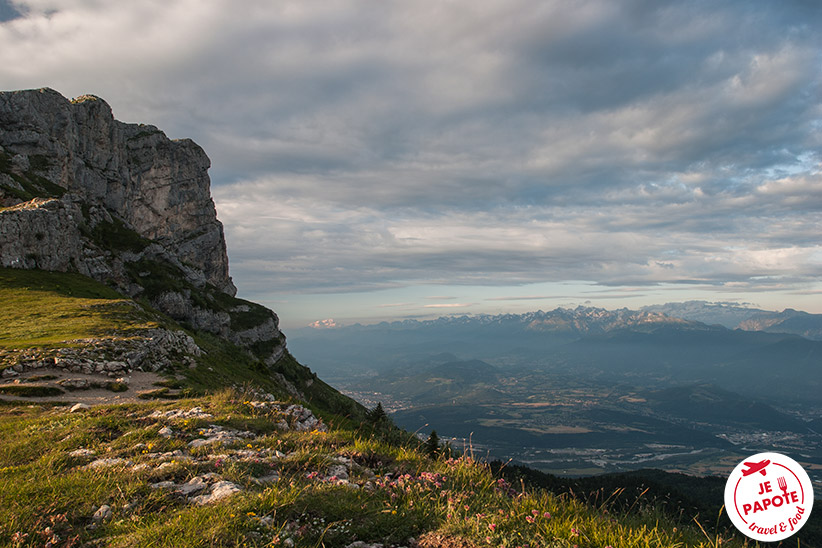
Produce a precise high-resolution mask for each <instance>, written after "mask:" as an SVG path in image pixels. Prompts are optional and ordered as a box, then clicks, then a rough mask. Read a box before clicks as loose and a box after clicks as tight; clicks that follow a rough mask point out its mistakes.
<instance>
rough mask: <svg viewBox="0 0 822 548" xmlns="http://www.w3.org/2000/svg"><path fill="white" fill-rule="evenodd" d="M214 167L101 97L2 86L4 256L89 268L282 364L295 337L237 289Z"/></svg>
mask: <svg viewBox="0 0 822 548" xmlns="http://www.w3.org/2000/svg"><path fill="white" fill-rule="evenodd" d="M209 167H210V160H209V159H208V157H207V156H206V154H205V152H204V151H203V150H202V148H200V147H199V146H198V145H197V144H195V143H194V142H193V141H191V140H188V139H183V140H171V139H169V138H168V137H166V135H165V134H164V133H163V132H162V131H160V130H159V129H157V128H156V127H154V126H149V125H143V124H127V123H123V122H120V121H118V120H115V119H114V116H113V115H112V112H111V108H110V107H109V105H108V104H107V103H106V102H105V101H103V100H102V99H99V98H97V97H94V96H90V95H86V96H82V97H79V98H77V99H75V100H73V101H70V100H68V99H66V98H65V97H63V96H62V95H60V94H59V93H57V92H56V91H54V90H51V89H40V90H27V91H13V92H0V266H6V267H15V268H40V269H44V270H56V271H64V272H69V271H72V272H79V273H81V274H85V275H87V276H90V277H92V278H95V279H97V280H99V281H101V282H103V283H105V284H107V285H109V286H111V287H114V288H115V289H117V290H119V291H120V292H122V293H124V294H126V295H128V296H130V297H135V298H144V299H146V300H148V301H149V302H150V303H151V304H152V305H153V306H154V307H155V308H157V309H159V310H160V311H162V312H164V313H165V314H168V315H169V316H171V317H172V318H174V319H176V320H178V321H180V322H181V323H183V324H185V325H187V326H189V327H191V328H193V329H199V330H204V331H208V332H211V333H214V334H217V335H219V336H222V337H224V338H226V339H229V340H230V341H232V342H233V343H235V344H237V345H240V346H242V347H245V348H247V349H249V350H250V351H251V352H252V353H254V354H255V356H257V357H258V358H260V359H261V360H263V361H265V362H267V363H269V364H271V363H274V362H276V361H277V360H278V359H279V358H280V356H282V355H283V353H284V351H285V338H284V336H283V335H282V334H281V333H280V331H279V329H278V319H277V316H276V315H275V314H274V313H273V312H271V311H270V310H268V309H266V308H264V307H262V306H260V305H256V304H254V303H248V302H246V301H242V300H240V299H235V298H234V295H235V293H236V288H235V287H234V284H233V283H232V280H231V278H230V276H229V271H228V256H227V254H226V246H225V239H224V236H223V227H222V224H221V223H220V222H219V221H218V220H217V214H216V209H215V206H214V202H213V200H212V198H211V193H210V180H209V177H208V169H209Z"/></svg>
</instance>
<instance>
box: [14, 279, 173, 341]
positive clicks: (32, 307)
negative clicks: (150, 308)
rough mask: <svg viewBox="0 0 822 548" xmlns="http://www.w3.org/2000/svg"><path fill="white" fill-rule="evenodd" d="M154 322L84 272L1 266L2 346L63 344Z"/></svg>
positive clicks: (155, 323)
mask: <svg viewBox="0 0 822 548" xmlns="http://www.w3.org/2000/svg"><path fill="white" fill-rule="evenodd" d="M157 325H158V323H157V321H156V319H155V318H154V317H152V315H151V314H149V313H147V312H145V311H144V310H142V309H141V308H139V307H137V306H136V305H135V304H134V303H133V302H132V301H130V300H128V299H126V298H124V297H123V296H122V295H120V294H119V293H117V292H115V291H113V290H111V289H109V288H107V287H105V286H104V285H102V284H98V283H97V282H94V281H93V280H91V279H89V278H86V277H84V276H80V275H77V274H66V273H55V272H45V271H39V270H17V269H10V268H0V348H7V349H23V348H32V347H54V346H66V344H65V343H66V342H67V341H73V340H76V339H84V338H89V337H100V336H104V335H111V334H113V333H118V334H119V335H120V336H127V333H128V331H129V330H134V329H145V328H151V327H157Z"/></svg>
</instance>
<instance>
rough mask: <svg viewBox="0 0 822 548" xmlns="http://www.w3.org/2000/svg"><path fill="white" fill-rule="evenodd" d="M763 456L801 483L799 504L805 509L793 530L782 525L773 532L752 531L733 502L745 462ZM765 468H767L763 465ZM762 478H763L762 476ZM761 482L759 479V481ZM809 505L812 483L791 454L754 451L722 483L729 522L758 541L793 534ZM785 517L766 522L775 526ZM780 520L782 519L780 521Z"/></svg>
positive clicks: (760, 460)
mask: <svg viewBox="0 0 822 548" xmlns="http://www.w3.org/2000/svg"><path fill="white" fill-rule="evenodd" d="M763 460H769V461H771V463H770V464H769V465H768V466H771V465H772V464H777V465H781V466H783V467H785V468H788V469H789V471H790V472H792V473H793V475H794V476H795V477H796V479H797V480H799V483H800V485H801V486H802V491H803V499H804V501H803V502H804V504H803V506H802V507H803V508H804V510H805V512H804V514H803V515H802V519H801V520H799V521H798V522H797V523H796V524H794V526H793V530H791V527H790V526H788V527H786V530H785V531H784V532H782V531H777V533H776V534H773V535H761V534H759V533H757V532H756V531H752V530H751V528H750V524H749V523H748V522H747V521H746V520H745V519H744V518H743V517H742V516H741V515H740V513H739V510H738V508H737V505H736V491H737V486H738V485H739V482H740V481H741V480H742V479H743V478H744V477H747V476H744V475H743V473H742V472H743V470H747V469H748V466H746V465H745V463H746V462H756V463H758V462H762V461H763ZM766 470H767V468H766ZM753 476H756V478H762V476H760V474H759V473H758V472H755V473H754V474H752V475H751V477H753ZM763 479H764V478H763ZM759 483H761V482H759ZM812 509H813V484H812V483H811V479H810V477H809V476H808V473H807V472H805V469H804V468H802V466H801V465H800V464H799V463H798V462H796V461H795V460H793V459H792V458H790V457H788V456H785V455H783V454H781V453H758V454H756V455H752V456H750V457H748V458H746V459H743V460H742V462H740V463H739V464H737V465H736V468H734V470H733V472H731V475H730V476H728V481H727V483H726V484H725V511H726V512H727V513H728V517H729V518H730V519H731V522H732V523H733V524H734V526H735V527H736V528H737V529H739V531H740V532H742V533H743V534H744V535H745V536H747V537H750V538H752V539H754V540H758V541H762V542H778V541H780V540H784V539H786V538H788V537H790V536H792V535H795V534H796V533H797V532H799V530H800V529H801V528H802V526H803V525H805V523H807V521H808V517H809V516H810V514H811V510H812ZM786 519H787V518H781V519H780V521H779V522H778V523H776V524H771V523H768V524H767V525H776V526H777V529H779V528H778V525H779V523H784V521H786ZM783 520H784V521H783Z"/></svg>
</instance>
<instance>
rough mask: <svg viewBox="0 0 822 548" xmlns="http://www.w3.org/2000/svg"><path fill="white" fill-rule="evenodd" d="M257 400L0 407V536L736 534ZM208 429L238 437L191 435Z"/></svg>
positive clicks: (493, 541)
mask: <svg viewBox="0 0 822 548" xmlns="http://www.w3.org/2000/svg"><path fill="white" fill-rule="evenodd" d="M259 397H260V393H259V392H257V391H254V390H251V391H245V392H242V391H237V390H224V391H221V392H219V393H217V394H214V395H210V396H205V397H202V398H198V399H191V400H181V401H175V402H149V403H141V404H128V405H118V406H101V407H95V408H92V409H91V410H88V411H86V412H83V413H69V412H68V408H67V407H64V406H56V405H55V406H52V405H46V404H43V405H21V404H14V403H5V404H3V405H2V406H0V545H3V546H20V547H22V546H44V545H46V546H48V545H51V546H81V545H88V546H92V545H94V546H102V545H105V546H174V547H186V546H256V547H262V546H305V547H318V546H327V547H334V546H337V547H344V546H349V545H350V544H352V543H354V542H355V541H365V542H369V543H381V544H384V545H385V546H388V545H394V546H412V545H413V544H414V543H415V542H420V541H421V540H422V542H425V539H426V538H437V539H440V540H439V541H438V542H439V544H428V545H430V546H434V545H443V546H447V545H449V544H448V543H449V542H451V541H450V540H449V539H460V542H464V543H469V544H462V545H474V546H506V547H516V546H522V547H524V546H529V547H536V546H562V547H568V548H571V547H573V546H578V547H598V548H605V547H608V546H611V547H614V548H616V547H619V548H632V547H637V548H639V547H643V548H646V547H651V546H665V547H684V546H699V547H708V546H712V547H716V546H719V545H720V543H721V544H722V545H723V546H742V545H743V544H742V543H740V542H739V541H738V540H733V539H720V538H718V537H716V536H715V535H713V534H709V533H707V532H704V531H702V530H700V528H699V527H696V526H694V525H693V524H687V523H680V522H679V521H678V520H677V519H676V518H675V517H673V516H671V515H669V514H667V513H666V512H664V511H663V510H662V509H660V508H659V507H657V506H655V505H654V504H653V502H652V501H650V500H649V501H646V502H642V501H640V502H639V503H638V504H637V505H635V506H634V507H632V508H630V509H629V510H628V511H623V510H618V509H616V508H612V507H611V506H609V504H608V502H607V501H606V502H602V503H600V504H598V505H591V504H586V503H584V502H582V501H579V500H577V499H575V498H573V497H570V496H558V495H554V494H551V493H549V492H547V491H544V490H538V489H537V490H533V491H532V490H531V489H529V488H528V486H527V485H526V484H525V483H522V484H520V485H516V484H514V485H512V484H510V483H508V482H507V481H506V480H505V479H504V478H503V477H502V476H501V475H500V474H495V473H492V472H491V470H490V468H489V467H488V466H487V465H485V464H483V463H481V462H478V461H477V460H474V459H473V458H471V456H470V453H469V454H467V455H463V456H457V457H455V456H454V455H453V454H452V455H449V454H448V452H441V454H440V456H438V457H435V458H431V456H429V453H430V451H428V450H427V449H426V448H425V447H424V446H423V444H422V443H420V441H419V440H417V438H416V437H413V436H411V435H408V434H406V433H402V432H400V431H398V430H396V429H395V428H393V427H392V426H391V425H390V422H388V423H386V422H385V421H382V422H380V423H375V422H371V421H370V420H369V419H368V418H367V419H365V421H364V422H359V423H355V422H353V421H350V420H344V419H335V418H334V417H333V416H332V415H328V414H326V415H324V416H325V421H323V422H320V423H318V424H317V425H316V427H315V428H313V429H311V430H305V431H298V430H296V429H295V428H293V427H284V425H283V422H282V415H281V411H279V410H278V409H279V408H276V407H270V406H271V405H273V404H271V403H270V402H269V403H264V402H265V401H267V400H266V399H265V398H263V400H264V401H263V402H261V401H259V400H258V398H259ZM267 406H269V407H267ZM218 430H220V431H222V432H224V433H226V432H232V433H235V435H237V436H239V438H236V439H233V440H232V439H227V441H226V442H224V443H223V442H219V443H213V444H207V445H205V444H204V445H200V446H198V445H197V443H193V442H195V440H198V439H200V440H202V439H203V438H204V436H206V435H207V432H212V433H213V432H214V431H218ZM198 478H207V479H208V481H210V482H212V483H213V482H215V481H222V482H228V483H230V484H232V485H234V486H236V488H237V491H236V492H233V493H232V494H231V496H227V497H226V498H223V499H221V500H218V501H214V502H211V503H206V504H197V503H195V502H193V499H192V498H191V497H189V496H186V494H184V493H183V491H184V490H185V488H184V487H183V486H184V485H186V484H190V482H192V481H193V480H197V481H201V480H199V479H198ZM104 507H105V508H104ZM95 516H96V517H95ZM431 535H435V536H434V537H432V536H431ZM443 539H444V540H443ZM49 543H51V544H49ZM453 545H457V544H453Z"/></svg>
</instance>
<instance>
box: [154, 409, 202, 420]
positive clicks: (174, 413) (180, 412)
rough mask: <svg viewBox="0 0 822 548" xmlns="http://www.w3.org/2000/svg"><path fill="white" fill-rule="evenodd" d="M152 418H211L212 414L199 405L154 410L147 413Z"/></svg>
mask: <svg viewBox="0 0 822 548" xmlns="http://www.w3.org/2000/svg"><path fill="white" fill-rule="evenodd" d="M149 417H151V418H152V419H211V418H214V415H212V414H211V413H206V412H205V411H203V410H202V408H200V407H192V408H191V409H189V410H188V411H186V410H184V409H171V410H169V411H155V412H154V413H152V414H151V415H149Z"/></svg>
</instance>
